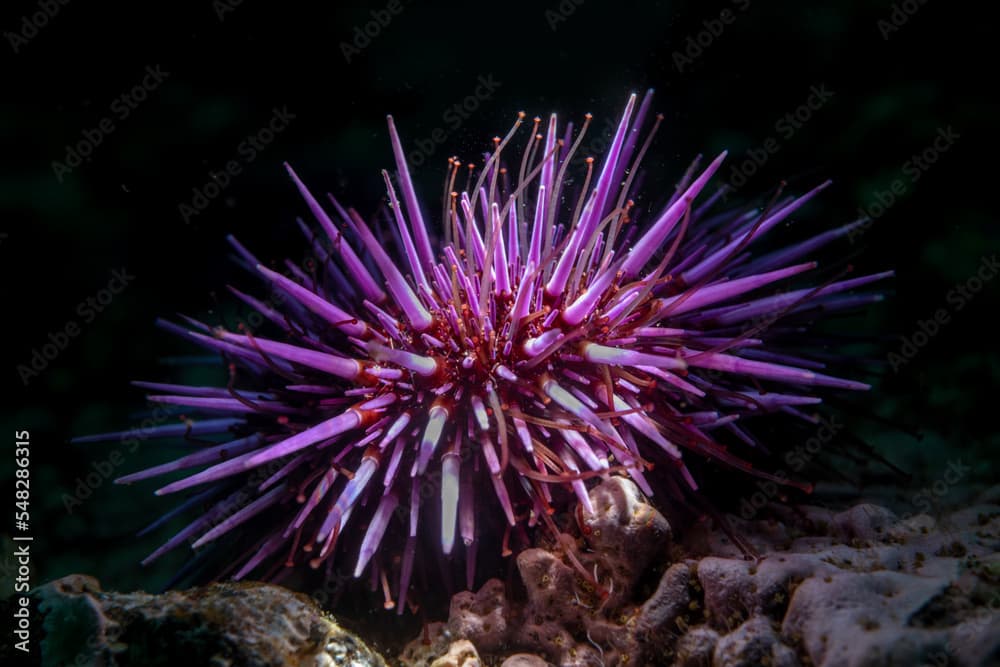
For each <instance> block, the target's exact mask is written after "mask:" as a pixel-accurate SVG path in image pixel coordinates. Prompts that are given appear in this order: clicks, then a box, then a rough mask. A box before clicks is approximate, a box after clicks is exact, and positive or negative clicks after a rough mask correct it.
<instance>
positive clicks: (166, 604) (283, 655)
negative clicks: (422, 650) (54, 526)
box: [34, 575, 471, 667]
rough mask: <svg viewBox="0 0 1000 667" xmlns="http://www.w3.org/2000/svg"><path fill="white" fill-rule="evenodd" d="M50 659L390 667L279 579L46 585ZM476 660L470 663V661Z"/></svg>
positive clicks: (144, 664) (46, 653)
mask: <svg viewBox="0 0 1000 667" xmlns="http://www.w3.org/2000/svg"><path fill="white" fill-rule="evenodd" d="M34 595H35V596H37V598H38V599H39V601H40V604H39V609H40V611H41V613H42V614H43V625H44V629H45V638H44V639H43V640H42V656H43V663H42V664H43V665H45V666H49V665H51V666H53V667H55V666H58V667H64V666H65V665H74V666H78V667H84V666H87V665H100V666H102V667H126V666H132V665H134V666H137V667H138V666H141V667H157V666H160V665H163V666H166V665H191V666H192V667H193V666H195V665H211V666H212V667H229V666H232V667H332V666H333V665H344V666H349V667H385V662H384V661H383V659H382V658H381V657H380V656H379V655H378V654H377V653H375V652H374V651H372V650H371V649H369V648H368V647H367V646H366V645H365V644H364V642H362V641H361V640H360V639H358V638H357V637H355V636H354V635H352V634H351V633H349V632H347V631H346V630H344V629H342V628H341V627H340V626H338V625H337V624H336V623H335V622H334V621H333V619H331V618H330V617H328V616H327V615H325V614H324V613H323V612H322V611H321V610H320V609H319V608H317V607H316V606H315V605H314V604H313V603H312V601H311V600H310V599H309V598H308V597H306V596H304V595H300V594H297V593H293V592H291V591H289V590H287V589H285V588H282V587H280V586H274V585H269V584H260V583H228V584H214V585H212V586H207V587H205V588H194V589H190V590H186V591H168V592H166V593H163V594H162V595H151V594H148V593H141V592H139V593H114V592H104V591H102V590H101V587H100V585H99V584H98V582H97V580H96V579H94V578H92V577H88V576H85V575H70V576H68V577H64V578H62V579H58V580H56V581H53V582H51V583H49V584H46V585H45V586H42V587H41V588H39V589H38V590H37V591H36V592H35V593H34ZM469 667H471V666H469Z"/></svg>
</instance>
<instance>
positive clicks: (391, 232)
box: [77, 91, 891, 613]
mask: <svg viewBox="0 0 1000 667" xmlns="http://www.w3.org/2000/svg"><path fill="white" fill-rule="evenodd" d="M651 101H652V91H649V92H647V93H646V95H645V96H644V97H643V98H642V100H641V102H638V100H637V97H636V95H632V96H631V97H630V98H629V100H628V103H627V105H626V107H625V110H624V113H623V114H622V117H621V121H620V123H619V125H618V126H617V131H616V132H615V134H614V137H613V139H612V141H611V143H610V147H609V148H608V150H607V151H606V153H605V155H604V156H603V166H601V168H600V169H599V170H598V169H596V168H595V163H594V159H593V158H591V157H587V158H586V159H585V161H583V163H580V162H579V161H577V162H574V161H573V158H574V155H575V153H576V151H577V149H578V148H579V146H580V145H581V142H582V139H583V137H584V135H585V134H586V132H587V129H588V126H589V125H590V123H591V116H590V115H589V114H587V115H586V116H585V117H584V122H583V124H582V127H579V128H574V125H573V123H566V124H565V125H563V126H560V124H559V122H558V121H557V118H556V116H555V114H553V115H552V116H551V117H550V118H549V120H548V121H547V122H544V121H543V120H542V119H539V118H535V119H534V124H533V126H532V129H531V131H530V134H528V136H527V137H526V138H525V137H523V136H518V135H519V134H521V135H523V134H524V132H523V131H521V132H520V133H519V130H520V129H521V128H522V126H524V125H526V123H525V115H524V113H521V114H519V116H518V119H517V121H516V122H515V124H514V126H513V128H512V129H511V130H510V132H509V133H508V134H507V135H506V136H504V137H502V138H501V137H496V138H495V139H494V140H493V147H492V150H491V151H489V152H488V153H486V154H485V155H484V160H483V163H482V165H481V166H479V165H476V164H474V163H464V164H463V163H462V162H461V161H460V160H459V159H458V158H452V159H449V161H448V165H449V167H448V174H447V178H446V182H445V187H444V189H443V192H442V196H441V200H440V204H439V206H440V208H439V210H438V212H437V213H436V214H435V215H434V216H433V217H434V218H438V217H439V219H438V220H437V221H436V222H435V223H434V224H428V220H430V219H431V217H432V216H431V214H430V210H431V208H432V207H431V206H430V205H429V204H428V202H429V201H433V199H425V200H423V201H421V199H419V198H418V196H417V193H416V191H415V188H414V185H413V181H412V180H411V177H410V173H409V170H408V168H407V164H406V160H405V153H404V149H403V145H402V142H401V140H400V138H399V136H398V134H397V131H396V129H395V126H394V124H393V121H392V118H391V117H389V136H390V139H391V146H392V151H393V153H394V155H395V161H396V168H397V172H396V174H395V179H393V178H392V176H391V175H390V174H389V173H388V172H387V171H383V172H382V176H383V178H384V180H385V185H386V190H387V203H388V206H386V207H383V208H382V209H380V212H379V214H378V215H376V216H375V218H374V219H373V220H367V221H366V220H365V219H363V218H362V216H361V215H359V214H358V213H357V211H355V210H354V209H352V208H347V207H345V206H343V205H341V203H340V202H339V201H338V200H336V199H335V198H334V197H333V196H331V195H326V196H325V197H317V196H315V195H314V194H312V193H311V192H310V190H309V189H307V187H306V186H305V185H304V183H303V182H302V180H300V179H299V177H298V175H296V174H295V172H293V171H292V169H291V168H289V169H288V172H289V174H290V175H291V178H292V181H293V182H294V184H295V185H296V187H297V188H298V190H299V192H300V194H301V195H302V197H303V199H304V200H305V203H306V206H307V208H308V209H309V211H310V213H311V215H312V217H313V218H314V220H315V223H316V225H318V228H316V227H314V226H310V225H307V224H306V223H305V222H303V221H302V220H301V219H300V220H299V221H298V223H299V227H300V228H301V231H302V233H303V236H304V239H305V242H306V244H307V245H308V247H309V248H310V249H311V257H312V259H311V260H310V261H308V262H306V263H304V264H302V265H299V264H296V263H293V262H291V261H288V260H286V261H285V262H284V263H281V264H272V265H271V268H268V267H267V266H265V265H264V263H262V262H261V261H260V260H258V259H257V257H256V256H255V255H254V254H252V253H251V251H250V250H248V249H246V248H245V247H244V246H242V245H241V244H240V243H239V242H238V241H237V240H236V239H233V238H230V241H231V243H232V246H233V248H234V249H235V251H236V254H237V257H238V261H239V263H240V264H242V265H243V267H244V268H245V269H246V270H247V271H248V272H249V273H250V274H251V275H253V276H254V277H255V278H257V279H259V280H260V281H261V282H262V283H263V284H264V286H265V287H266V288H267V289H268V290H269V291H268V292H265V293H266V294H268V296H260V297H257V296H253V294H251V293H249V292H244V291H241V290H237V289H235V288H230V289H231V291H232V293H233V295H234V297H235V299H237V300H239V301H241V302H243V303H244V304H245V305H246V306H247V307H249V308H250V309H251V313H252V314H253V315H254V317H253V318H248V320H247V323H243V324H240V325H239V326H238V327H235V330H230V329H226V328H224V327H221V326H210V325H208V324H206V323H203V322H200V321H197V320H195V319H192V318H187V317H184V318H183V320H184V325H179V324H176V323H170V322H161V323H160V324H161V325H162V326H163V327H164V328H166V329H168V330H169V331H171V332H173V333H176V334H177V335H179V336H182V337H184V338H186V339H188V340H189V341H191V342H193V343H195V344H196V345H199V346H201V347H203V348H205V349H207V350H209V351H211V352H213V353H217V354H218V355H219V356H220V357H221V360H222V363H223V364H224V368H225V369H226V371H227V373H228V378H229V380H228V383H227V384H226V385H225V386H217V387H215V386H186V385H179V384H169V383H162V382H137V383H136V385H137V386H139V387H142V388H144V389H147V390H149V391H151V392H153V393H152V394H151V395H150V396H149V400H150V401H152V402H154V403H158V404H169V405H173V406H182V408H183V410H184V418H183V420H181V421H178V423H173V424H167V425H164V426H159V427H156V428H154V429H152V430H151V431H150V432H149V433H147V434H146V435H148V436H150V438H185V439H187V440H188V441H190V442H191V443H193V445H194V451H193V452H192V453H190V454H187V455H186V456H183V457H181V458H179V459H177V460H173V461H168V462H165V463H163V464H162V465H158V466H155V467H153V468H149V469H147V470H143V471H139V472H135V473H132V474H129V475H126V476H125V477H122V478H120V479H118V480H116V481H117V482H118V483H123V484H132V483H136V482H140V481H145V480H147V479H150V478H154V477H159V476H161V475H166V474H172V473H178V472H179V471H183V472H184V474H185V476H182V477H180V478H179V479H176V480H175V481H172V482H170V483H169V484H167V485H165V486H162V487H161V488H159V489H158V490H157V491H156V493H157V494H158V495H173V494H177V495H178V496H183V500H182V501H181V502H180V503H179V504H178V505H177V506H176V507H175V508H174V509H173V510H172V511H171V512H170V513H169V514H167V515H166V516H165V517H163V519H161V520H160V521H158V522H156V523H154V525H153V526H152V527H151V528H154V529H155V528H159V527H161V526H162V525H163V524H164V523H166V522H167V520H169V519H172V518H174V517H176V516H187V517H189V518H190V519H191V522H190V523H188V524H187V526H186V527H184V528H183V529H182V530H181V531H180V532H178V533H176V534H174V535H173V536H172V537H170V538H169V539H168V540H167V541H166V542H165V543H164V544H163V545H162V546H161V547H159V548H158V549H156V550H155V551H154V552H153V553H152V554H151V555H150V556H149V557H148V558H147V559H146V561H144V562H149V561H152V560H154V559H156V558H158V557H160V556H161V555H163V554H164V553H166V552H168V551H170V550H172V549H175V548H178V547H182V546H185V545H190V546H193V547H194V548H195V550H196V555H195V556H193V557H192V561H191V562H190V564H189V567H188V568H186V569H185V571H184V574H185V575H186V576H188V577H189V578H191V579H206V578H226V577H232V578H236V579H241V578H245V577H253V578H257V579H269V580H275V581H283V582H285V583H289V582H291V585H297V586H299V587H303V588H304V590H307V591H313V592H315V591H317V590H321V591H326V592H327V593H328V594H324V595H322V596H321V602H327V603H329V602H332V600H331V598H334V599H335V598H336V596H337V595H338V594H339V593H340V592H341V591H342V590H343V589H344V586H343V584H344V583H345V582H347V581H349V580H353V579H359V578H360V579H363V580H365V581H368V582H370V584H371V586H372V589H373V590H375V591H378V592H379V595H380V597H381V598H382V601H383V605H384V606H385V607H386V608H388V609H392V608H395V609H396V610H397V611H398V612H399V613H402V612H403V610H404V609H406V608H407V607H409V608H411V609H415V608H416V607H417V605H418V604H419V598H420V597H421V596H423V597H424V598H425V599H426V598H427V596H428V595H435V594H436V595H440V594H444V593H447V592H448V591H450V590H452V589H453V588H461V587H462V586H466V587H468V588H472V587H474V586H475V585H476V582H477V581H479V580H481V578H482V575H483V574H484V573H489V572H494V571H496V567H497V566H498V565H501V564H502V563H503V562H504V559H506V557H507V556H509V555H511V554H512V553H516V551H518V550H519V549H521V548H524V547H526V546H529V545H530V544H531V540H532V537H531V534H530V533H531V531H532V530H533V529H535V528H536V527H539V528H541V529H543V530H545V531H547V533H548V534H549V535H550V536H553V537H556V538H558V536H559V534H560V532H561V528H560V526H559V525H557V523H556V520H557V519H560V518H561V517H559V516H558V515H557V513H558V512H560V511H561V510H563V509H565V508H567V507H568V506H570V505H571V504H572V503H573V502H574V500H576V501H579V503H580V504H581V505H582V507H583V508H584V509H585V510H589V509H590V501H589V499H588V496H587V488H588V484H593V483H594V481H595V480H598V479H599V478H601V477H603V476H607V475H626V476H628V477H630V478H631V479H632V480H634V481H635V483H636V484H637V485H638V486H639V487H640V488H641V489H642V490H643V491H644V492H645V493H646V494H647V495H651V496H652V498H653V500H654V502H656V503H657V504H658V505H659V506H660V507H661V508H663V509H664V510H665V511H667V512H669V513H670V514H676V512H677V511H678V510H680V511H685V510H690V511H693V512H694V513H695V514H699V513H704V512H705V511H708V510H707V509H706V508H710V507H711V506H712V503H711V501H713V500H714V499H713V498H712V497H711V495H712V494H711V489H710V493H709V494H707V495H708V496H709V497H707V498H706V497H703V494H701V493H700V492H699V485H700V484H704V483H705V482H706V481H707V480H706V476H711V475H712V474H713V471H721V470H732V471H736V472H737V473H739V474H740V475H741V476H743V477H746V478H748V479H760V480H765V481H767V482H769V483H772V484H775V485H780V486H781V487H782V488H788V489H791V490H793V492H808V491H809V490H810V489H811V486H810V484H809V483H808V482H807V481H805V480H798V479H790V477H789V476H788V475H784V474H781V475H775V474H773V472H774V467H773V466H772V467H771V468H770V469H769V468H768V467H767V466H760V467H758V466H757V465H755V464H754V462H755V461H760V460H765V461H766V460H768V457H767V452H768V447H772V448H774V449H776V450H777V451H780V450H781V447H782V445H781V441H780V439H771V438H768V440H769V441H768V442H767V443H765V442H763V440H762V439H761V438H760V437H758V435H755V429H754V428H753V427H752V426H748V423H749V422H751V421H752V419H751V418H753V417H758V416H763V415H776V418H780V420H782V423H788V424H796V423H797V424H801V425H802V428H805V429H815V428H816V424H817V417H816V416H815V415H814V414H811V413H810V412H809V411H810V409H811V408H810V406H814V405H815V404H817V403H819V402H821V400H822V396H823V395H826V394H829V393H830V392H840V391H855V390H864V389H867V388H868V385H867V384H864V383H862V382H859V381H856V380H852V379H846V378H842V377H839V376H838V375H835V374H832V372H831V371H830V370H829V367H830V366H836V365H837V364H838V362H839V361H840V360H841V357H840V356H838V354H837V353H836V352H831V351H830V350H828V349H826V343H825V342H824V339H823V338H822V336H820V335H819V333H818V331H817V329H816V325H817V323H818V322H820V321H822V320H823V319H825V318H828V317H829V316H831V315H837V314H841V313H845V312H852V311H856V310H857V309H858V308H862V307H864V306H865V305H867V304H870V303H873V302H875V301H878V300H880V299H881V295H880V294H879V293H877V292H871V291H868V290H867V289H866V288H868V286H870V285H871V284H873V283H875V282H877V281H880V280H882V279H884V278H887V277H889V276H890V275H891V272H882V273H875V274H871V275H865V276H860V277H846V274H847V273H848V272H849V271H850V268H849V267H848V268H845V269H844V270H842V271H839V272H834V273H833V275H830V274H829V273H827V274H825V275H824V277H823V278H822V279H817V278H810V276H815V275H816V274H817V273H818V272H817V263H816V262H815V261H812V260H811V259H810V257H813V256H815V254H816V253H817V252H818V251H820V249H821V248H823V247H824V246H827V245H828V244H831V243H833V242H835V241H837V240H838V239H840V238H842V237H844V236H846V235H847V234H848V233H849V232H850V231H851V230H852V229H854V228H856V227H857V226H858V225H861V224H864V221H856V222H853V223H850V224H847V225H842V226H839V227H835V228H831V229H827V230H825V231H822V232H821V233H818V234H807V235H805V236H804V237H802V238H800V239H799V240H797V241H795V242H793V243H791V244H790V245H785V246H781V247H777V248H774V249H769V250H768V251H767V252H756V251H755V250H756V248H757V247H759V246H760V245H761V244H759V243H757V244H756V245H755V242H757V241H759V240H760V239H762V238H763V237H765V236H766V235H767V234H768V232H770V231H771V230H773V229H774V228H775V227H777V226H779V225H788V224H789V223H791V222H792V217H793V215H794V214H795V213H796V212H797V211H799V209H800V208H802V206H803V205H805V204H806V203H807V202H809V201H810V200H812V199H813V198H814V197H816V195H818V194H819V193H820V192H821V191H822V190H823V189H824V188H825V187H826V186H827V185H828V184H829V182H826V183H822V184H820V185H818V186H817V187H815V188H814V189H813V190H811V191H809V192H807V193H806V194H804V195H802V196H799V197H797V198H796V197H793V196H788V195H786V194H785V193H784V192H783V188H778V190H777V192H775V193H774V194H773V195H772V196H769V197H768V201H767V202H766V203H765V204H764V205H762V206H759V207H741V208H727V207H726V206H725V197H724V194H725V192H726V186H724V185H722V186H719V187H717V188H714V190H712V191H711V192H709V190H710V188H709V187H708V186H709V183H710V181H711V179H712V177H713V175H714V174H715V173H716V171H717V170H718V168H719V166H720V165H721V163H722V162H723V160H724V158H725V156H726V154H725V153H722V154H721V155H719V156H718V157H716V158H715V159H714V160H712V161H711V162H710V163H709V164H708V166H706V167H702V166H701V164H700V159H696V160H695V162H694V163H693V164H692V165H691V167H690V168H689V169H688V170H687V171H686V172H685V173H684V175H683V177H682V178H681V179H680V181H679V182H678V184H677V186H676V189H675V191H674V192H673V193H672V194H671V195H667V194H664V195H663V196H659V195H657V194H656V193H653V194H652V195H650V194H647V195H646V196H645V197H644V199H645V200H647V201H653V202H658V203H660V204H662V207H661V208H659V209H657V210H653V209H649V208H648V207H643V206H637V205H636V204H635V198H636V192H635V191H636V190H637V184H638V182H639V181H640V180H641V178H637V175H638V174H640V173H641V172H640V163H641V162H642V159H643V156H644V155H645V154H646V153H647V151H648V150H649V149H650V146H651V144H652V141H653V137H654V136H655V134H656V130H657V127H658V126H659V124H660V122H661V120H662V116H656V117H655V118H651V117H650V116H651V113H650V109H651ZM664 202H665V203H664ZM436 207H437V205H435V208H436ZM775 287H778V288H781V289H779V290H777V291H774V288H775ZM260 293H261V292H259V291H258V294H260ZM120 435H121V434H120V433H110V434H102V435H95V436H86V437H83V438H78V439H77V441H78V442H81V441H86V442H93V441H100V440H107V439H112V438H116V437H119V436H120ZM689 463H691V464H692V465H691V466H690V467H689V465H688V464H689ZM769 470H770V471H769ZM710 486H711V485H710ZM722 493H723V494H725V491H724V490H723V491H722ZM557 541H558V540H557ZM213 544H214V545H220V546H221V544H225V547H224V548H219V549H216V550H213V549H210V548H209V547H210V546H212V545H213ZM567 551H568V554H567V555H568V556H569V557H570V559H571V560H574V559H573V556H572V548H571V547H570V548H568V549H567ZM507 562H509V559H507ZM310 572H315V573H316V574H315V575H314V576H315V578H313V581H314V582H315V581H319V582H320V583H319V584H318V585H317V584H315V583H314V584H312V585H311V586H304V585H302V584H301V583H297V582H301V581H303V580H304V579H303V578H302V577H301V575H302V574H303V573H310ZM581 576H585V577H591V575H590V574H588V573H585V572H584V573H581ZM309 578H310V577H305V579H309ZM595 583H598V582H595ZM598 585H599V583H598Z"/></svg>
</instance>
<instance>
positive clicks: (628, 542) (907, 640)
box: [401, 477, 1000, 667]
mask: <svg viewBox="0 0 1000 667" xmlns="http://www.w3.org/2000/svg"><path fill="white" fill-rule="evenodd" d="M590 497H591V502H592V504H593V506H594V510H595V511H594V514H593V515H583V516H582V521H581V522H580V535H579V537H577V538H576V541H575V543H573V544H571V543H570V542H569V541H568V540H569V539H570V538H569V536H568V535H564V536H563V537H562V538H561V540H560V541H558V542H557V544H554V545H550V546H549V547H548V548H544V549H543V548H535V549H527V550H525V551H522V552H521V553H520V554H518V556H517V561H516V564H517V569H518V572H519V574H520V577H521V581H522V583H523V585H524V589H525V595H524V596H521V595H515V596H513V599H510V598H509V597H508V595H507V591H506V587H505V586H504V584H503V583H502V582H500V581H499V580H491V581H489V582H487V583H486V584H485V585H484V586H483V587H482V588H481V589H480V590H479V591H476V592H465V593H459V594H458V595H456V596H455V597H454V598H453V599H452V604H451V610H450V617H449V619H448V622H447V623H442V624H433V625H432V626H431V632H430V637H431V642H430V643H429V644H428V643H421V645H420V649H421V650H422V651H423V656H424V660H425V662H423V663H418V662H414V661H411V660H410V659H409V656H410V655H412V654H413V652H414V651H415V650H416V646H415V645H416V644H417V643H418V642H414V644H411V647H410V648H408V650H407V652H404V654H403V656H401V661H402V663H403V664H404V665H417V664H431V663H430V662H429V661H430V660H432V659H433V657H434V656H437V655H443V654H444V653H445V652H446V651H447V650H448V647H449V645H450V643H451V642H454V641H456V640H461V639H467V640H469V641H471V642H472V643H473V644H474V645H475V646H476V648H478V649H479V651H480V652H481V654H482V655H483V656H484V661H483V664H500V663H501V662H503V660H504V659H505V658H506V659H507V660H508V661H512V660H515V658H516V660H517V661H518V662H514V663H512V664H525V665H528V664H538V665H541V664H546V662H548V663H551V664H555V665H564V666H580V667H582V666H584V665H604V666H606V667H610V666H611V665H625V664H628V665H657V666H660V665H674V666H675V667H696V666H705V667H751V666H757V665H770V666H771V667H799V666H802V667H806V666H815V667H841V666H844V667H876V666H878V667H881V666H884V665H913V666H922V665H929V666H935V667H936V666H937V665H948V666H951V667H955V666H961V667H987V666H990V665H1000V554H998V552H1000V503H998V494H997V492H996V489H990V490H988V491H987V492H986V493H985V494H982V495H981V496H980V497H979V499H978V501H976V502H972V503H970V504H968V505H967V506H965V507H964V508H962V509H960V510H958V511H955V512H952V513H951V514H945V515H942V516H938V517H937V518H934V517H931V516H929V515H927V514H920V515H917V516H912V517H910V516H907V517H905V518H900V517H898V516H897V515H896V514H895V513H893V512H892V511H891V510H889V509H887V508H885V507H882V506H879V505H876V504H871V503H863V504H859V505H856V506H854V507H851V508H849V509H846V510H844V511H832V510H828V509H825V508H821V507H813V506H806V507H796V508H794V509H790V508H784V509H782V508H780V507H779V508H775V510H774V512H772V514H773V515H776V516H778V517H780V520H779V519H778V518H774V517H773V516H772V517H770V518H767V519H757V520H741V519H738V518H732V523H733V526H734V528H735V530H736V531H737V532H738V534H740V535H741V536H743V537H744V538H745V539H746V540H748V541H749V542H750V543H751V544H752V546H753V547H754V549H756V550H757V552H758V553H759V554H760V557H759V558H757V559H754V560H748V559H746V558H744V555H743V553H742V552H741V551H740V550H739V548H738V547H737V546H736V545H734V544H733V543H732V541H731V540H730V539H729V538H728V537H726V535H725V534H724V533H723V532H722V531H719V530H715V529H712V528H710V527H707V526H706V527H703V528H702V529H701V531H700V532H699V531H697V530H696V531H692V532H691V534H689V535H687V536H685V542H684V543H683V544H680V545H672V546H670V542H669V541H670V534H671V533H670V527H669V525H667V523H666V520H665V519H664V518H663V517H662V515H660V514H659V513H658V512H657V511H656V510H655V509H654V508H653V507H652V506H651V505H650V504H649V503H648V502H647V501H646V500H645V498H643V496H642V494H641V493H640V492H639V491H638V489H636V488H635V486H634V485H633V484H632V483H631V482H629V481H627V480H625V479H624V478H619V477H612V478H610V479H608V480H606V481H605V482H603V483H602V484H600V485H599V486H597V487H595V488H594V489H592V490H591V492H590ZM668 546H670V549H669V551H668ZM668 553H669V554H671V555H674V556H675V557H676V558H675V559H674V561H675V562H672V559H671V558H670V556H668ZM574 558H575V559H576V561H577V562H576V563H574ZM656 572H659V583H658V584H657V583H656V581H655V579H653V582H652V584H649V582H648V581H647V580H645V579H643V577H644V576H648V575H649V574H655V573H656ZM587 573H593V574H592V575H591V576H588V575H587ZM522 597H523V598H524V599H521V598H522ZM515 654H517V655H516V656H515ZM485 656H490V659H489V660H487V659H486V658H485ZM531 656H534V658H535V660H536V662H535V663H531V662H525V661H527V660H529V659H530V657H531ZM503 664H507V663H506V662H503Z"/></svg>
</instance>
